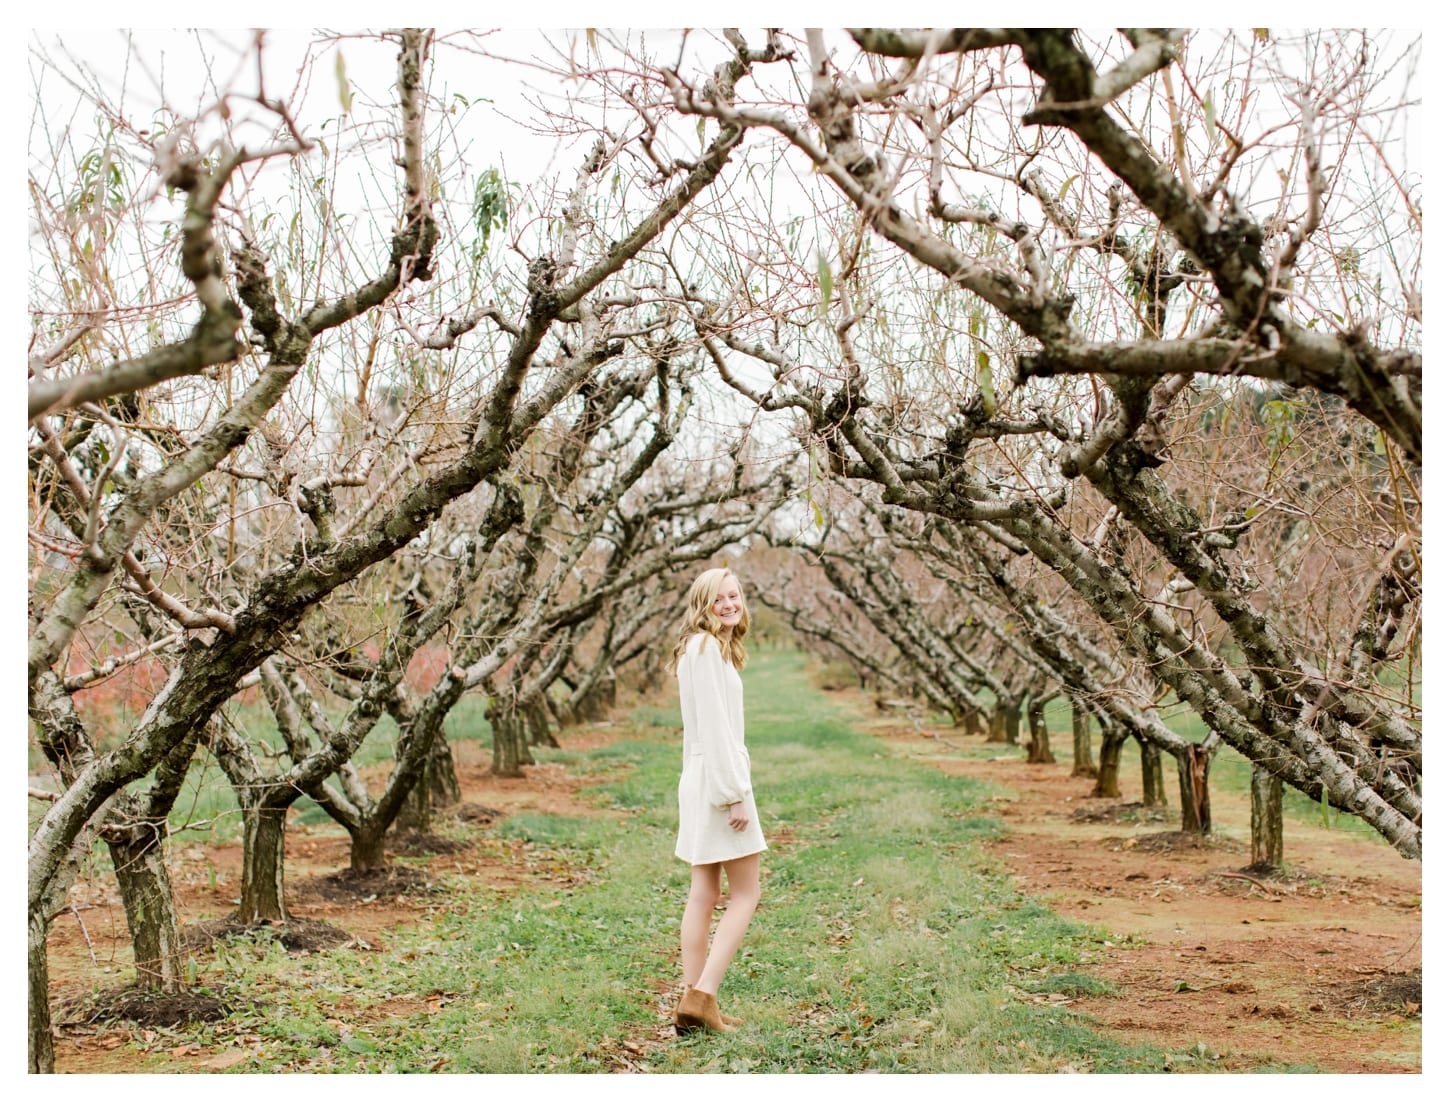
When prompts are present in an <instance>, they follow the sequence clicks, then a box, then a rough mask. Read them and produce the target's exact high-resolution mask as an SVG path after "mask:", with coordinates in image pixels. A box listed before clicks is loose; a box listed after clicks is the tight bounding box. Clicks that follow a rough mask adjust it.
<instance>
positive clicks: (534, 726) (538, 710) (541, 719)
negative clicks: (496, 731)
mask: <svg viewBox="0 0 1450 1102" xmlns="http://www.w3.org/2000/svg"><path fill="white" fill-rule="evenodd" d="M519 713H520V714H521V715H522V716H523V720H524V727H525V728H526V729H527V730H528V739H529V745H530V746H558V745H559V740H558V739H556V738H555V737H554V732H553V731H552V730H550V728H549V706H548V705H547V704H545V703H544V697H543V694H542V693H540V694H536V695H534V696H531V697H529V699H528V700H527V701H525V702H523V703H522V704H521V705H520V706H519Z"/></svg>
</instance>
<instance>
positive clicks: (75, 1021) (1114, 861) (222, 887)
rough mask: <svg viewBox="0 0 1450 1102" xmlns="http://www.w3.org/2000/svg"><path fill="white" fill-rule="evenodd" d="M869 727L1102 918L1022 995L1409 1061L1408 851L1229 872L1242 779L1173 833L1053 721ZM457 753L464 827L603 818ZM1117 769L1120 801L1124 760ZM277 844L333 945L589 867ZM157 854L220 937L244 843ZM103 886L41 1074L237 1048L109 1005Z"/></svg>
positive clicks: (1409, 1068) (1246, 1049) (1240, 817)
mask: <svg viewBox="0 0 1450 1102" xmlns="http://www.w3.org/2000/svg"><path fill="white" fill-rule="evenodd" d="M867 726H868V727H870V728H873V729H874V730H875V732H876V733H877V734H878V735H879V736H881V737H883V738H886V739H888V740H890V741H892V742H893V743H895V744H897V745H899V746H900V747H901V748H902V749H904V750H907V751H909V752H910V754H911V756H912V757H916V758H919V759H921V760H926V761H930V762H932V763H933V764H935V765H936V766H938V767H939V768H941V769H943V770H945V771H947V772H949V773H952V774H955V775H962V776H970V777H974V778H977V779H980V780H983V781H986V782H988V783H989V784H991V785H993V786H994V787H996V788H997V789H999V790H1000V791H999V793H998V794H997V795H995V796H994V797H993V798H992V807H993V810H994V812H995V813H996V814H997V815H999V816H1000V817H1001V818H1002V820H1003V822H1004V823H1005V825H1006V830H1005V832H1004V834H1003V836H1002V837H1001V839H1000V840H998V841H997V842H995V843H993V844H992V849H993V851H994V852H995V853H996V854H997V855H998V856H999V857H1000V858H1001V859H1002V861H1003V862H1004V863H1005V864H1006V865H1007V867H1008V868H1010V869H1011V870H1012V872H1013V874H1014V875H1015V877H1016V879H1017V882H1018V884H1019V886H1020V888H1021V890H1022V891H1023V892H1025V893H1028V894H1031V895H1033V896H1035V897H1038V898H1040V899H1041V900H1043V902H1044V903H1046V904H1047V905H1048V906H1051V907H1052V908H1053V909H1054V910H1056V911H1057V912H1058V913H1059V914H1062V915H1063V916H1065V917H1069V918H1073V919H1076V920H1080V921H1082V922H1084V923H1087V924H1089V925H1091V926H1092V927H1094V928H1095V929H1098V930H1100V931H1102V942H1103V951H1102V954H1101V959H1100V960H1099V961H1097V962H1096V963H1094V964H1092V965H1082V966H1079V968H1078V969H1077V970H1076V971H1077V973H1078V974H1079V975H1090V976H1092V977H1094V978H1096V979H1097V980H1099V981H1101V982H1102V983H1103V984H1105V985H1111V986H1110V987H1109V988H1108V989H1109V990H1111V992H1112V993H1111V994H1106V995H1096V996H1085V995H1081V994H1049V995H1041V994H1031V993H1029V992H1027V991H1025V990H1024V991H1022V992H1020V993H1019V997H1020V998H1023V999H1026V1000H1031V1001H1038V1002H1050V1003H1053V1004H1057V1005H1061V1006H1065V1007H1071V1008H1072V1009H1074V1010H1076V1011H1079V1012H1081V1013H1083V1014H1085V1015H1088V1016H1090V1017H1091V1018H1092V1019H1094V1020H1095V1021H1096V1022H1097V1023H1098V1024H1099V1026H1100V1027H1101V1028H1102V1029H1104V1030H1106V1031H1107V1032H1108V1033H1110V1034H1112V1035H1115V1036H1118V1037H1120V1038H1121V1039H1123V1040H1125V1041H1132V1042H1141V1043H1145V1044H1151V1045H1153V1046H1154V1047H1155V1048H1160V1049H1162V1051H1163V1052H1164V1054H1165V1056H1164V1059H1165V1067H1176V1069H1177V1070H1182V1071H1201V1070H1208V1069H1209V1068H1210V1067H1218V1068H1223V1069H1225V1070H1248V1069H1251V1068H1263V1067H1265V1066H1266V1065H1273V1064H1278V1065H1281V1066H1284V1067H1297V1066H1313V1067H1317V1068H1319V1069H1320V1070H1323V1071H1330V1072H1418V1071H1420V1070H1421V1029H1420V1020H1421V1013H1420V1004H1421V1001H1422V999H1421V986H1420V967H1421V941H1420V931H1421V913H1420V910H1421V908H1420V871H1421V870H1420V866H1419V865H1417V864H1414V863H1411V862H1409V861H1405V860H1403V859H1402V858H1400V857H1398V856H1397V855H1396V854H1394V853H1393V852H1392V851H1391V850H1390V849H1389V848H1388V847H1387V846H1384V845H1381V844H1378V843H1376V842H1374V841H1372V840H1368V839H1363V838H1359V837H1356V836H1352V835H1349V834H1347V833H1345V832H1343V831H1328V830H1323V829H1319V828H1317V827H1313V826H1307V825H1304V824H1302V823H1299V822H1296V821H1294V820H1292V819H1290V820H1286V824H1285V834H1286V837H1285V854H1286V858H1287V861H1288V869H1287V871H1286V873H1285V874H1284V875H1283V876H1280V877H1275V878H1265V877H1263V876H1258V875H1251V874H1248V873H1245V872H1244V871H1243V868H1244V866H1245V865H1246V864H1247V863H1248V859H1249V858H1248V849H1247V841H1246V839H1247V827H1248V806H1247V794H1243V793H1234V792H1231V791H1223V790H1221V789H1215V790H1214V793H1213V814H1214V820H1215V833H1214V834H1213V835H1211V836H1210V837H1209V838H1208V839H1206V840H1199V839H1194V838H1185V837H1184V836H1183V835H1181V834H1179V833H1177V832H1176V829H1175V828H1176V826H1177V812H1176V809H1170V810H1169V811H1167V812H1164V811H1154V812H1149V813H1145V812H1144V811H1143V810H1142V808H1141V807H1139V806H1137V805H1134V804H1132V803H1129V802H1127V801H1125V800H1094V799H1090V798H1089V797H1088V793H1089V792H1090V791H1091V789H1092V781H1091V780H1087V779H1083V778H1080V777H1079V778H1074V777H1072V776H1070V762H1071V747H1070V744H1065V743H1066V739H1065V737H1064V738H1063V739H1062V740H1061V742H1060V743H1059V744H1058V745H1056V746H1055V750H1056V752H1057V753H1058V756H1059V763H1058V764H1054V765H1028V764H1026V762H1025V761H1024V760H1023V753H1022V751H1020V750H1017V749H1015V748H1009V747H1006V746H1003V747H1001V750H1000V753H997V754H994V755H992V756H991V757H989V758H983V757H982V756H981V747H980V740H970V742H971V743H972V744H973V745H971V746H970V748H969V740H968V739H966V738H965V737H964V736H961V735H959V734H957V735H952V736H950V738H946V739H944V738H942V737H939V736H938V737H933V735H932V734H931V732H930V731H927V732H926V733H925V734H923V733H922V731H921V730H919V729H917V728H916V727H914V726H907V725H905V724H903V723H901V722H900V720H899V719H891V718H887V719H882V720H880V721H878V722H874V723H868V724H867ZM627 731H628V728H627V727H624V726H622V725H617V726H610V725H596V726H593V727H588V728H583V729H580V730H577V731H573V732H569V733H566V734H565V735H563V736H561V742H562V743H563V745H564V746H565V747H567V748H570V749H589V748H592V747H595V746H599V745H602V744H605V743H608V742H610V741H612V740H614V739H616V738H619V737H622V736H623V735H624V734H626V733H627ZM1064 744H1065V745H1064ZM458 751H459V755H458V757H459V761H458V765H459V774H460V781H461V783H462V787H463V805H462V807H461V808H460V810H459V818H460V819H462V820H464V821H465V822H472V823H474V824H485V825H486V824H488V823H492V822H496V821H498V820H501V819H504V818H506V817H508V816H509V815H514V814H518V813H520V812H544V813H551V814H559V815H571V816H577V815H591V814H593V815H598V814H610V812H608V811H603V810H601V809H600V808H599V807H598V806H597V805H596V804H595V803H593V802H591V801H590V800H589V799H588V797H587V795H583V796H581V795H580V793H579V789H580V788H581V787H583V786H585V785H587V784H591V783H597V782H598V780H599V779H600V778H598V777H591V776H585V775H582V774H576V773H571V772H570V771H569V770H567V769H566V768H565V767H563V766H561V765H541V766H534V767H529V768H527V769H526V770H525V776H524V777H522V778H515V779H509V778H499V777H494V776H492V775H491V774H490V773H489V771H488V761H487V758H486V756H485V752H484V751H481V750H480V749H479V748H477V747H474V746H471V745H469V744H460V745H459V747H458ZM1064 758H1066V761H1067V764H1063V763H1062V759H1064ZM1123 784H1124V791H1125V793H1127V794H1128V796H1129V797H1130V798H1131V797H1133V796H1136V794H1137V792H1136V776H1127V775H1125V776H1124V778H1123ZM287 845H288V864H287V874H288V905H289V908H290V909H291V910H292V912H293V914H294V916H295V917H296V918H297V919H298V920H300V921H298V922H297V923H295V924H294V927H295V928H294V930H293V931H292V934H293V936H294V938H295V939H297V944H296V945H292V946H291V948H292V949H293V951H298V950H305V949H307V948H309V947H312V948H325V947H326V946H327V945H329V944H338V943H342V944H351V945H353V946H354V947H356V948H361V949H364V950H368V949H371V950H378V951H382V950H385V949H386V948H387V944H388V940H389V938H390V936H391V934H392V931H394V930H397V929H399V928H400V927H406V926H408V925H411V924H415V923H417V922H420V921H424V920H426V914H427V910H428V906H429V893H430V887H429V880H428V874H429V872H430V871H436V872H448V873H452V874H457V873H466V874H472V875H476V876H480V877H483V878H485V879H486V880H487V881H488V882H489V883H491V884H494V885H497V886H499V887H501V888H503V889H505V890H516V889H521V888H524V887H527V886H528V885H530V884H539V883H544V882H553V883H557V882H560V881H567V882H575V883H577V882H580V880H581V879H586V880H587V878H588V875H589V872H588V870H587V869H578V868H570V867H566V866H563V865H561V864H560V863H559V862H558V861H556V860H553V859H551V858H550V857H549V855H548V853H547V851H544V850H537V849H536V848H535V847H533V846H531V845H529V844H528V843H525V842H523V841H520V840H513V839H504V838H499V837H496V836H494V835H492V834H490V833H485V832H482V831H480V832H476V833H475V834H474V835H473V837H472V838H471V839H470V840H469V841H467V842H464V843H462V844H459V843H458V842H456V841H454V840H452V839H440V838H436V837H435V838H428V837H423V838H419V837H417V836H403V837H401V838H398V839H395V840H393V847H394V848H391V849H390V851H389V852H390V857H393V856H398V857H404V858H405V859H406V863H405V864H398V865H394V866H393V867H392V869H391V870H390V871H389V872H388V873H386V874H381V875H374V876H373V877H371V878H361V879H360V878H356V877H350V876H349V875H348V874H347V873H346V871H345V870H346V868H347V860H348V847H347V838H346V835H344V834H342V833H340V831H339V830H338V829H337V828H335V827H333V826H331V825H330V824H329V825H326V826H315V827H314V826H301V825H294V826H292V827H291V828H289V831H288V843H287ZM171 868H172V874H173V878H174V882H175V889H176V893H177V904H178V907H179V909H180V912H181V917H182V921H183V923H184V924H185V925H186V928H187V935H188V936H189V937H192V938H203V937H206V936H215V935H216V934H217V933H218V932H220V931H221V930H222V928H223V927H224V926H225V923H226V918H227V915H228V913H229V912H230V910H231V908H232V906H233V905H234V903H235V900H236V895H237V890H238V872H239V869H240V849H239V846H236V845H233V846H221V847H216V846H205V845H200V844H196V843H191V844H188V843H187V842H186V841H185V840H184V836H183V838H182V840H180V842H179V844H177V845H175V846H174V849H173V857H172V862H171ZM111 885H112V882H111V881H110V879H109V878H108V877H98V878H95V879H90V880H85V881H82V882H81V883H80V884H78V885H77V886H76V888H75V889H74V891H73V893H72V902H73V904H74V906H73V909H72V911H71V912H70V913H68V914H65V915H62V916H60V917H59V918H57V919H56V921H55V923H54V925H53V927H52V932H51V937H50V975H51V999H52V1008H53V1012H54V1014H55V1018H56V1025H57V1029H58V1034H59V1036H58V1039H57V1043H56V1070H57V1071H59V1072H91V1073H94V1072H134V1071H141V1070H146V1071H167V1070H169V1071H194V1072H202V1071H209V1070H220V1069H221V1068H223V1067H225V1066H228V1064H229V1063H232V1062H236V1061H237V1060H239V1059H245V1058H246V1057H247V1055H248V1052H247V1049H246V1048H245V1047H237V1046H236V1045H231V1046H228V1047H226V1048H222V1049H217V1050H211V1051H209V1050H207V1049H206V1048H204V1047H202V1046H198V1045H181V1046H177V1047H171V1046H175V1045H176V1041H175V1037H174V1034H172V1035H170V1036H168V1034H169V1031H168V1030H166V1029H165V1028H159V1027H164V1026H165V1025H167V1024H170V1021H171V1019H170V1017H169V1015H171V1014H172V1013H174V1008H173V1007H170V1006H164V1005H163V1006H157V1007H152V1008H149V1013H150V1016H149V1017H148V1016H147V1013H145V1012H136V1011H137V1009H138V1008H137V1007H136V1006H135V1005H134V1004H133V1005H132V1007H131V1008H130V1009H131V1010H132V1011H133V1015H132V1020H128V1021H118V1020H117V1019H116V1017H115V1015H114V1013H107V1012H103V1010H102V1008H103V1007H108V1006H109V1007H111V1008H114V1007H115V1006H116V1005H117V1004H118V1003H120V1002H122V1001H124V1000H125V999H126V998H127V997H128V995H127V989H126V984H127V983H128V982H129V980H130V978H131V975H132V973H131V967H130V962H129V958H130V948H129V941H128V938H127V935H126V922H125V915H124V912H123V911H122V908H121V905H120V902H119V899H118V898H117V897H116V895H115V892H114V889H113V887H112V886H111ZM674 994H676V993H675V992H673V991H671V990H667V989H666V985H664V984H661V988H660V991H659V992H658V1002H659V1005H660V1007H661V1014H662V1019H661V1020H662V1024H661V1027H660V1029H659V1030H658V1031H657V1032H658V1037H654V1036H651V1037H648V1038H640V1039H639V1041H640V1042H641V1043H642V1044H643V1045H646V1046H648V1045H651V1044H659V1043H665V1042H666V1041H667V1034H668V1032H669V1031H668V1028H667V1015H668V1008H669V1005H670V1003H671V1002H672V1000H673V997H674ZM147 1009H148V1008H141V1010H142V1011H145V1010H147ZM189 1009H192V1010H195V1011H197V1012H199V1013H201V1014H203V1015H204V1016H205V1015H207V1014H210V1015H212V1016H215V1015H216V1014H223V1013H225V1010H226V1008H225V1007H209V1006H201V1005H198V1006H195V1007H191V1008H189ZM399 1009H401V1008H399ZM241 1040H243V1041H245V1038H242V1039H241ZM642 1051H643V1049H642V1048H641V1047H640V1045H639V1044H637V1043H635V1042H628V1043H626V1044H625V1047H624V1049H621V1051H620V1052H619V1053H618V1054H617V1055H618V1063H617V1066H618V1069H619V1070H621V1071H628V1070H633V1069H634V1066H635V1062H636V1060H637V1058H638V1057H639V1055H640V1053H641V1052H642Z"/></svg>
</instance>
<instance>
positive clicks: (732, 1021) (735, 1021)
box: [677, 983, 745, 1025]
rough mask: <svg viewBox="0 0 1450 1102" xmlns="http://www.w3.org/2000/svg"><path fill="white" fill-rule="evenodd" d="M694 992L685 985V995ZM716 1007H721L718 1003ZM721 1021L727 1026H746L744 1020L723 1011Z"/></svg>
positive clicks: (690, 987)
mask: <svg viewBox="0 0 1450 1102" xmlns="http://www.w3.org/2000/svg"><path fill="white" fill-rule="evenodd" d="M693 990H695V989H694V987H692V986H691V985H690V984H688V983H687V984H685V993H686V994H688V993H689V992H691V991H693ZM677 1005H678V1004H677ZM716 1005H717V1006H718V1005H719V1004H718V1002H717V1004H716ZM720 1020H721V1021H722V1022H724V1023H725V1024H726V1025H744V1024H745V1019H744V1018H737V1017H735V1015H734V1014H726V1013H725V1011H723V1010H722V1011H720Z"/></svg>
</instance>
